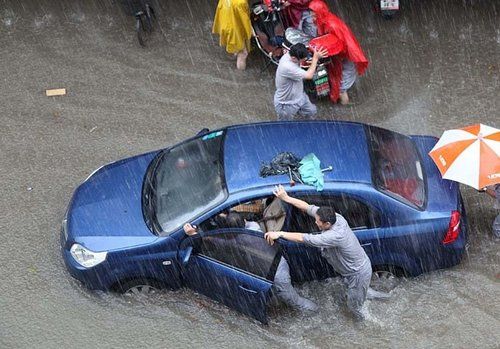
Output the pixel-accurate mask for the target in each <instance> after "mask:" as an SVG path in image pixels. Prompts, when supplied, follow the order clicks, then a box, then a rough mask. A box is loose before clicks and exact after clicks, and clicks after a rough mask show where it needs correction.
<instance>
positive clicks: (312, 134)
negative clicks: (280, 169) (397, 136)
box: [224, 121, 372, 194]
mask: <svg viewBox="0 0 500 349" xmlns="http://www.w3.org/2000/svg"><path fill="white" fill-rule="evenodd" d="M285 151H287V152H292V153H294V154H295V155H297V156H298V157H300V158H302V157H303V156H305V155H307V154H309V153H314V154H315V155H316V156H317V157H318V159H319V160H320V161H321V168H326V167H328V166H332V167H333V171H328V172H324V175H325V177H324V178H325V183H326V182H336V181H349V182H361V183H369V184H371V183H372V179H371V166H370V157H369V154H368V147H367V142H366V134H365V125H364V124H361V123H355V122H347V121H294V122H266V123H256V124H245V125H236V126H231V127H228V128H227V132H226V137H225V142H224V169H225V178H226V184H227V189H228V192H229V193H230V194H232V193H235V192H239V191H242V190H251V189H254V188H257V187H264V186H274V185H277V184H280V183H289V176H287V175H277V176H269V177H266V178H263V177H260V176H259V170H260V167H261V164H262V163H266V164H268V163H269V162H270V161H271V160H272V158H273V157H275V156H276V155H277V154H278V153H280V152H285Z"/></svg>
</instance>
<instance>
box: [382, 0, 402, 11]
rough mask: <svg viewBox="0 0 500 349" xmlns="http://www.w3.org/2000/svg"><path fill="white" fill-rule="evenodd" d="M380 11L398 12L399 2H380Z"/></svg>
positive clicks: (387, 0) (396, 0)
mask: <svg viewBox="0 0 500 349" xmlns="http://www.w3.org/2000/svg"><path fill="white" fill-rule="evenodd" d="M380 9H381V10H382V11H384V10H385V11H387V10H399V0H380Z"/></svg>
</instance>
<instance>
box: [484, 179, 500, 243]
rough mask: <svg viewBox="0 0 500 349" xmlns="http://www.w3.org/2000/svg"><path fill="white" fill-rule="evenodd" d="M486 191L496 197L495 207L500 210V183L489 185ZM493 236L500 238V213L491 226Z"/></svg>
mask: <svg viewBox="0 0 500 349" xmlns="http://www.w3.org/2000/svg"><path fill="white" fill-rule="evenodd" d="M485 190H486V193H488V194H489V195H490V196H491V197H493V198H495V199H496V200H495V205H494V207H495V209H496V210H497V213H498V211H500V183H498V184H495V185H492V186H489V187H487V188H486V189H485ZM491 230H492V233H493V236H495V237H496V238H500V213H498V214H497V216H496V218H495V220H494V221H493V225H492V227H491Z"/></svg>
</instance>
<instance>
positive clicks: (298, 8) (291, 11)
mask: <svg viewBox="0 0 500 349" xmlns="http://www.w3.org/2000/svg"><path fill="white" fill-rule="evenodd" d="M310 1H311V0H288V3H289V5H288V6H287V7H285V11H284V12H285V17H286V19H287V25H288V26H289V27H294V28H297V27H298V25H299V23H300V19H301V18H302V12H304V11H305V10H307V8H308V5H309V2H310Z"/></svg>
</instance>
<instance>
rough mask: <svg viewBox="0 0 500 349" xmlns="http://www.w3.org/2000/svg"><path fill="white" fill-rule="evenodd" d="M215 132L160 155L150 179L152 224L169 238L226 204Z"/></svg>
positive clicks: (221, 136) (220, 136) (219, 142)
mask: <svg viewBox="0 0 500 349" xmlns="http://www.w3.org/2000/svg"><path fill="white" fill-rule="evenodd" d="M223 139H224V132H223V131H217V132H212V133H209V134H207V135H205V136H203V137H200V138H196V139H193V140H191V141H188V142H185V143H182V144H180V145H178V146H176V147H174V148H172V149H169V150H168V151H166V152H164V153H163V154H162V155H161V158H160V159H159V160H158V165H157V166H155V170H154V173H153V174H152V177H151V183H152V185H151V190H150V193H151V198H150V200H149V201H150V206H151V207H152V210H153V212H152V214H153V221H154V222H155V224H154V225H155V226H156V230H160V233H161V234H170V233H172V232H173V231H174V230H176V229H177V228H179V227H180V226H182V225H183V224H184V223H186V222H189V221H190V220H192V219H193V218H195V217H197V216H198V215H199V214H201V213H202V212H204V211H206V210H207V209H209V208H211V207H213V206H215V205H217V204H219V203H221V202H222V201H224V200H225V198H226V196H227V194H226V187H225V182H224V177H223V175H224V174H223V164H222V144H223Z"/></svg>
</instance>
